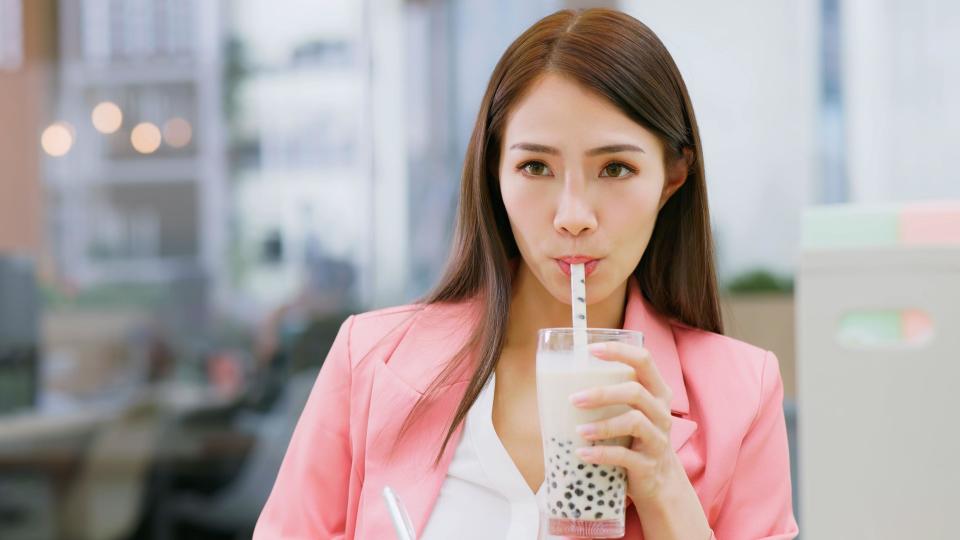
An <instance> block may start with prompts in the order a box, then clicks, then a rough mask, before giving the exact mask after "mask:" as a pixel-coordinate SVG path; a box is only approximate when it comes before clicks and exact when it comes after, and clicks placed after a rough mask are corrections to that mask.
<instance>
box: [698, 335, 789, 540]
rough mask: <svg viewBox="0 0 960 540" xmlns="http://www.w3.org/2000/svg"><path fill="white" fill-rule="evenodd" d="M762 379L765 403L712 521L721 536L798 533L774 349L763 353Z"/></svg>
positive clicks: (748, 539)
mask: <svg viewBox="0 0 960 540" xmlns="http://www.w3.org/2000/svg"><path fill="white" fill-rule="evenodd" d="M760 380H761V382H760V404H759V407H758V409H757V413H756V416H755V417H754V420H753V423H752V424H751V426H750V429H749V430H748V431H747V434H746V435H745V436H744V439H743V443H742V445H741V447H740V453H739V456H738V458H737V464H736V466H735V468H734V472H733V478H732V479H731V480H730V485H729V487H728V491H727V493H726V496H725V498H724V501H723V503H722V506H721V508H720V511H719V513H718V515H717V517H716V520H715V523H714V524H713V525H712V527H713V532H714V536H713V538H716V539H717V540H760V539H763V540H788V539H792V538H795V537H796V536H797V534H798V533H799V531H798V528H797V522H796V520H795V518H794V516H793V505H792V495H791V489H790V487H791V484H790V450H789V447H788V446H787V429H786V422H785V420H784V415H783V381H782V379H781V378H780V369H779V365H778V362H777V357H776V356H775V355H774V354H773V353H772V352H769V351H768V352H767V353H766V355H765V357H764V363H763V370H762V375H761V377H760Z"/></svg>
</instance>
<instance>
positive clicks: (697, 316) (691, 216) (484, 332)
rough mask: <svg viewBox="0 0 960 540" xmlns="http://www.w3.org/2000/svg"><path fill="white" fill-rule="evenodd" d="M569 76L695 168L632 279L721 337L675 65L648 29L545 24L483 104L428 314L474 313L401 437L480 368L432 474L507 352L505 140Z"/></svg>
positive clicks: (602, 13) (687, 110)
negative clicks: (476, 306) (540, 92)
mask: <svg viewBox="0 0 960 540" xmlns="http://www.w3.org/2000/svg"><path fill="white" fill-rule="evenodd" d="M547 72H550V73H556V74H560V75H564V76H567V77H569V78H571V79H572V80H574V81H577V82H578V83H579V84H582V85H583V86H584V87H585V88H589V89H591V90H593V91H595V92H597V93H599V94H600V95H602V96H604V97H606V98H607V99H609V100H610V102H611V103H613V104H614V105H616V106H617V107H618V108H619V109H620V110H621V111H623V112H624V114H626V115H627V116H629V117H630V118H631V119H633V120H634V121H635V122H637V123H638V124H640V125H642V126H643V127H645V128H646V129H648V130H650V131H651V132H653V133H654V134H656V135H657V136H658V138H659V139H660V142H661V144H662V146H663V148H664V160H665V162H667V163H672V162H675V161H676V160H677V159H681V158H684V157H685V152H684V151H685V150H686V154H687V156H689V157H687V159H688V165H689V168H688V176H687V178H686V181H685V182H684V184H683V185H682V187H681V188H680V189H679V190H678V191H677V192H676V193H674V195H673V196H672V197H670V199H669V201H668V202H667V203H666V204H665V205H664V207H663V208H662V209H661V210H660V213H659V215H658V216H657V221H656V224H655V226H654V231H653V234H652V236H651V238H650V242H649V244H648V246H647V249H646V251H645V252H644V254H643V257H642V259H641V260H640V263H639V264H638V265H637V268H636V270H635V271H634V275H635V276H636V278H637V281H638V283H639V285H640V290H641V291H642V293H643V295H644V297H645V298H646V299H647V300H648V301H649V302H650V304H651V305H652V306H653V307H654V308H655V309H656V310H657V311H659V312H660V313H661V314H663V315H665V316H667V317H669V318H672V319H675V320H677V321H680V322H682V323H684V324H687V325H689V326H693V327H696V328H701V329H704V330H708V331H711V332H717V333H722V332H723V324H722V321H721V316H720V304H719V301H718V297H717V280H716V273H715V270H714V262H713V240H712V238H711V234H710V215H709V211H708V209H707V190H706V184H705V182H704V172H703V153H702V150H701V148H700V134H699V131H698V129H697V122H696V119H695V118H694V115H693V107H692V105H691V104H690V97H689V96H688V94H687V89H686V85H685V84H684V82H683V78H682V77H681V75H680V71H679V70H678V69H677V66H676V64H675V63H674V61H673V58H672V57H671V56H670V53H669V52H668V51H667V49H666V47H664V45H663V43H661V41H660V39H659V38H657V36H656V35H655V34H654V33H653V31H652V30H650V29H649V28H648V27H647V26H646V25H644V24H643V23H641V22H640V21H638V20H636V19H634V18H633V17H631V16H629V15H627V14H625V13H621V12H618V11H613V10H608V9H587V10H577V11H573V10H563V11H558V12H556V13H554V14H552V15H549V16H547V17H544V18H543V19H541V20H540V21H538V22H537V23H535V24H534V25H533V26H531V27H530V28H529V29H528V30H527V31H525V32H524V33H523V34H522V35H521V36H520V37H518V38H517V39H516V41H514V42H513V43H512V44H511V45H510V47H508V48H507V50H506V52H504V54H503V56H502V57H501V58H500V61H499V62H498V63H497V65H496V67H495V68H494V70H493V74H492V75H491V77H490V82H489V84H488V85H487V90H486V92H485V93H484V96H483V101H482V102H481V104H480V111H479V114H478V115H477V121H476V124H475V126H474V128H473V134H472V135H471V137H470V143H469V145H468V146H467V151H466V157H465V159H464V164H463V173H462V179H461V185H460V203H459V207H458V210H457V223H456V232H455V234H454V245H453V250H452V252H451V256H450V260H449V262H448V264H447V267H446V270H445V272H444V275H443V277H442V278H441V280H440V283H439V284H438V285H437V287H436V288H435V289H434V290H433V291H432V292H431V293H430V294H429V295H428V296H427V297H426V298H425V299H424V303H425V304H427V305H429V304H436V303H450V302H464V301H478V302H479V303H480V305H482V307H483V308H482V310H481V314H482V315H481V319H480V320H478V321H477V322H476V326H475V328H474V329H473V333H472V338H471V339H469V340H468V342H467V343H466V345H465V346H464V348H463V349H461V351H460V352H459V353H458V354H457V355H456V356H455V357H454V359H453V360H452V361H451V362H450V363H449V364H448V365H446V366H445V368H444V370H443V371H442V372H441V373H440V374H439V375H438V376H437V377H436V379H434V380H433V381H432V383H431V384H430V386H429V387H428V388H427V390H426V392H425V394H424V395H423V396H421V398H420V399H419V400H418V401H417V403H416V404H415V405H414V407H413V408H412V409H411V411H410V412H409V414H408V415H407V417H406V419H405V421H404V424H403V427H402V429H401V431H400V437H402V436H403V434H404V433H405V432H406V431H407V429H408V428H409V427H410V425H411V424H412V423H413V422H414V421H415V419H416V418H417V415H418V411H420V410H421V408H422V407H424V406H426V403H428V402H429V401H430V400H431V398H432V397H433V396H434V395H436V393H437V392H438V391H439V389H440V388H441V387H442V386H443V384H444V383H445V382H447V381H448V380H449V378H450V377H451V376H452V374H453V373H455V372H457V371H458V370H459V369H460V368H461V367H462V364H463V362H466V361H468V360H469V359H470V358H471V357H473V356H475V359H476V368H475V370H474V373H473V377H472V378H471V380H470V382H469V384H468V386H467V390H466V394H465V395H464V397H463V399H462V400H461V401H460V404H459V406H458V407H457V410H456V413H455V415H454V418H453V421H452V422H451V424H450V426H449V427H448V429H447V433H446V437H445V438H444V440H443V444H442V446H441V447H440V450H439V452H438V453H437V456H436V460H435V462H434V465H437V464H438V463H439V461H440V457H441V456H442V455H443V453H444V450H445V449H446V447H447V443H448V442H449V441H450V437H451V436H452V435H453V433H454V431H456V428H457V426H458V425H459V424H460V422H461V421H463V419H464V417H465V416H466V414H467V411H469V410H470V407H471V406H472V405H473V403H474V401H476V399H477V396H478V395H479V394H480V391H481V390H482V388H483V385H484V384H485V383H486V381H487V380H488V379H489V378H490V375H491V373H493V371H494V368H495V367H496V364H497V360H498V359H499V358H500V353H501V350H502V348H503V340H504V334H505V331H506V325H507V315H508V312H509V308H510V298H511V288H512V277H513V276H512V267H511V260H512V259H513V258H514V257H517V256H519V251H518V250H517V245H516V241H515V240H514V238H513V233H512V232H511V230H510V225H509V222H508V220H507V212H506V209H505V208H504V206H503V201H502V199H501V198H500V192H499V188H498V182H499V179H498V170H499V163H500V145H501V137H502V135H503V130H504V127H505V122H506V119H507V117H508V115H509V112H510V110H511V108H512V107H513V105H514V104H515V103H517V101H518V100H519V99H520V98H521V97H522V96H523V93H524V92H525V91H526V90H527V89H528V88H529V87H530V84H531V83H532V82H533V81H534V80H535V79H537V78H538V77H539V76H541V75H543V74H544V73H547Z"/></svg>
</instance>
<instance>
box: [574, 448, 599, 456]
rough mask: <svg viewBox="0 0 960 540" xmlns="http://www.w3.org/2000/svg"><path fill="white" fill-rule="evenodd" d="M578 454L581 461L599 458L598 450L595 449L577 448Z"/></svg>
mask: <svg viewBox="0 0 960 540" xmlns="http://www.w3.org/2000/svg"><path fill="white" fill-rule="evenodd" d="M576 454H577V456H578V457H579V458H580V459H593V458H595V457H597V450H596V449H594V448H577V450H576Z"/></svg>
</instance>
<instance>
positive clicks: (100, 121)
mask: <svg viewBox="0 0 960 540" xmlns="http://www.w3.org/2000/svg"><path fill="white" fill-rule="evenodd" d="M90 119H91V120H92V121H93V127H95V128H96V129H97V131H99V132H100V133H103V134H107V135H109V134H110V133H114V132H115V131H117V130H118V129H120V125H121V124H123V111H121V110H120V107H119V106H117V104H116V103H113V102H111V101H103V102H100V103H99V104H97V106H96V107H94V108H93V113H91V115H90Z"/></svg>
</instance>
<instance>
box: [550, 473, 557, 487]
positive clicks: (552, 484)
mask: <svg viewBox="0 0 960 540" xmlns="http://www.w3.org/2000/svg"><path fill="white" fill-rule="evenodd" d="M550 476H553V475H550ZM550 487H552V488H556V487H557V483H556V482H550Z"/></svg>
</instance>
